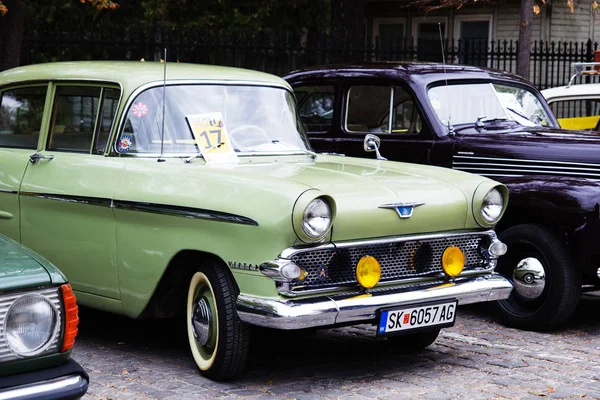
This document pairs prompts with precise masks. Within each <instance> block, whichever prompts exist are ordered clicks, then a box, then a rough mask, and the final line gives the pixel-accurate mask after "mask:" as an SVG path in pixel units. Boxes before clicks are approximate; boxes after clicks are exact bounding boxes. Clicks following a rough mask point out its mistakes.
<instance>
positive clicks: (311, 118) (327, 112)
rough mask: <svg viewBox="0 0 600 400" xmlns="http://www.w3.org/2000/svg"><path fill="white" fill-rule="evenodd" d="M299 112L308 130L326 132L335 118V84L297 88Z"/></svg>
mask: <svg viewBox="0 0 600 400" xmlns="http://www.w3.org/2000/svg"><path fill="white" fill-rule="evenodd" d="M295 93H296V97H297V99H298V114H299V115H300V121H302V124H303V125H304V129H305V131H306V132H309V133H311V132H313V133H314V132H325V131H328V130H329V128H330V127H331V121H332V119H333V102H334V99H335V88H334V87H333V86H305V87H302V88H299V89H298V90H296V92H295Z"/></svg>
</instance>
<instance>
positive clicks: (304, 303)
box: [237, 274, 513, 329]
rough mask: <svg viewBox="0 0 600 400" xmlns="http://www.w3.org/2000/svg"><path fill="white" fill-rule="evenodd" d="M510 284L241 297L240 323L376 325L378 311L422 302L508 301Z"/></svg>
mask: <svg viewBox="0 0 600 400" xmlns="http://www.w3.org/2000/svg"><path fill="white" fill-rule="evenodd" d="M512 288H513V287H512V284H511V283H510V282H509V281H508V280H507V279H505V278H504V277H502V276H500V275H497V274H493V275H486V276H478V277H465V278H460V279H456V280H455V281H454V282H452V283H451V284H440V282H436V283H430V284H420V285H418V286H414V285H411V286H407V287H402V288H399V289H395V290H392V289H390V290H382V291H379V292H378V291H375V292H372V293H371V296H368V297H367V296H354V297H348V298H339V297H338V296H335V297H336V298H335V299H334V298H333V297H332V296H319V297H316V298H310V299H298V300H272V299H262V298H258V297H253V296H246V295H240V296H239V297H238V300H237V311H238V315H239V316H240V319H241V320H242V321H244V322H247V323H249V324H252V325H259V326H264V327H268V328H277V329H302V328H312V327H326V326H331V325H335V324H343V323H352V322H356V323H368V322H373V321H375V318H377V313H378V311H379V310H383V309H389V308H396V307H402V306H405V305H414V304H418V303H422V302H431V301H443V300H447V299H457V300H458V304H459V305H463V304H471V303H480V302H484V301H494V300H503V299H506V298H508V296H509V295H510V292H511V290H512Z"/></svg>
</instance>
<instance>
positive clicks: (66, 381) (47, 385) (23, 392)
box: [0, 375, 87, 400]
mask: <svg viewBox="0 0 600 400" xmlns="http://www.w3.org/2000/svg"><path fill="white" fill-rule="evenodd" d="M84 386H87V382H86V381H85V380H84V379H83V377H82V376H81V375H71V376H65V377H60V378H56V379H51V380H47V381H42V382H37V383H34V384H31V385H23V386H21V387H16V388H9V389H8V390H0V400H8V399H21V400H33V399H37V398H40V397H44V398H46V397H45V396H44V395H46V396H49V395H51V394H54V395H55V396H56V397H54V396H52V398H58V397H59V396H58V395H59V394H62V395H63V396H64V395H65V394H71V395H72V393H71V391H73V390H76V392H79V391H80V390H79V389H80V388H82V387H84ZM78 394H79V393H78ZM60 397H62V396H60ZM47 398H50V397H47Z"/></svg>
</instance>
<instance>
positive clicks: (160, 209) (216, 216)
mask: <svg viewBox="0 0 600 400" xmlns="http://www.w3.org/2000/svg"><path fill="white" fill-rule="evenodd" d="M21 194H22V195H23V196H29V197H36V198H39V199H48V200H57V201H62V202H66V203H77V204H88V205H93V206H100V207H110V208H118V209H122V210H132V211H142V212H150V213H155V214H164V215H174V216H178V217H186V218H195V219H205V220H211V221H221V222H229V223H234V224H242V225H253V226H259V224H258V222H256V221H255V220H253V219H252V218H248V217H244V216H242V215H237V214H230V213H227V212H222V211H214V210H205V209H201V208H193V207H183V206H172V205H167V204H156V203H145V202H137V201H127V200H111V199H107V198H101V197H86V196H72V195H64V194H53V193H34V192H21Z"/></svg>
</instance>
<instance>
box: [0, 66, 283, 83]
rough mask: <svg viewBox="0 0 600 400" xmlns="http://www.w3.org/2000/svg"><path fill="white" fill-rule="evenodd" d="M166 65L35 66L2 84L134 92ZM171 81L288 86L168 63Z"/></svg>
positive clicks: (12, 72)
mask: <svg viewBox="0 0 600 400" xmlns="http://www.w3.org/2000/svg"><path fill="white" fill-rule="evenodd" d="M164 68H165V64H164V63H161V62H151V61H147V62H141V61H73V62H54V63H45V64H34V65H28V66H24V67H17V68H13V69H9V70H6V71H3V72H1V73H0V85H6V84H10V83H18V82H25V81H47V80H83V81H89V80H91V81H109V82H114V83H118V84H120V85H121V86H123V87H124V88H129V89H131V90H133V89H135V88H137V87H139V86H141V85H144V84H146V83H148V82H157V81H162V80H163V76H164V75H163V74H164ZM166 69H167V70H166V78H167V80H216V81H246V82H256V83H265V84H273V85H280V86H281V85H285V86H288V85H287V83H286V82H285V81H284V80H283V79H281V78H279V77H277V76H275V75H271V74H267V73H264V72H258V71H252V70H247V69H241V68H233V67H223V66H212V65H200V64H185V63H167V67H166Z"/></svg>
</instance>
